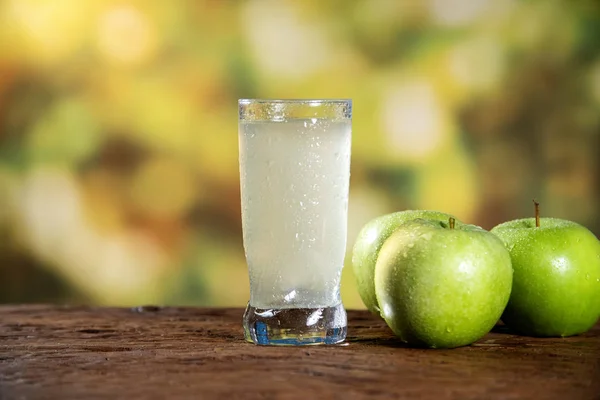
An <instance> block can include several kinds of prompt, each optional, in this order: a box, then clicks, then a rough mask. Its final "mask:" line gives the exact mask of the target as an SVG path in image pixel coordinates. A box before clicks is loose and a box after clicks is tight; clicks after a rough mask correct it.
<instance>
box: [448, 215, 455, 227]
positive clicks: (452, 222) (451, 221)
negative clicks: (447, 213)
mask: <svg viewBox="0 0 600 400" xmlns="http://www.w3.org/2000/svg"><path fill="white" fill-rule="evenodd" d="M455 222H456V221H455V220H454V218H452V217H450V219H449V220H448V223H449V225H450V229H454V223H455Z"/></svg>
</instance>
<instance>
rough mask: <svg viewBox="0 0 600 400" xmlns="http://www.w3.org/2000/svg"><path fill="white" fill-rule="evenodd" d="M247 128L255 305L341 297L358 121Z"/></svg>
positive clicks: (248, 235) (243, 135) (243, 175)
mask: <svg viewBox="0 0 600 400" xmlns="http://www.w3.org/2000/svg"><path fill="white" fill-rule="evenodd" d="M239 129H240V132H239V149H240V180H241V196H242V224H243V238H244V250H245V253H246V260H247V263H248V270H249V277H250V293H251V295H250V305H251V306H253V307H255V308H258V309H273V308H275V309H290V308H322V307H335V306H337V305H339V304H340V302H341V300H340V293H339V284H340V277H341V272H342V267H343V262H344V255H345V252H346V228H347V226H346V225H347V214H348V186H349V180H350V147H351V121H350V120H341V121H339V120H338V121H336V120H331V119H324V118H323V119H321V118H310V119H286V120H284V121H242V122H241V123H240V126H239Z"/></svg>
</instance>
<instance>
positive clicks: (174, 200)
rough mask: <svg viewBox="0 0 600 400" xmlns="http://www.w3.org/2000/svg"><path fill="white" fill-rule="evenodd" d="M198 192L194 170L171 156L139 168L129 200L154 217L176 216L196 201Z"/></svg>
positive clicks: (156, 159)
mask: <svg viewBox="0 0 600 400" xmlns="http://www.w3.org/2000/svg"><path fill="white" fill-rule="evenodd" d="M197 193H198V188H197V183H196V180H195V177H194V174H193V173H192V171H191V170H190V168H188V167H187V166H185V165H182V164H181V163H179V162H178V161H176V160H174V159H169V158H155V159H151V160H150V161H148V162H147V163H145V164H143V165H142V166H141V167H140V168H139V170H138V171H137V172H136V174H135V176H134V177H133V180H132V182H131V187H130V192H129V195H130V200H131V202H132V203H133V205H134V206H135V207H136V208H137V209H138V210H139V211H140V212H141V213H143V214H145V215H147V216H149V217H153V218H177V217H180V216H181V215H182V214H183V213H185V212H186V211H187V210H189V208H190V207H191V206H192V205H193V204H194V202H195V200H196V194H197Z"/></svg>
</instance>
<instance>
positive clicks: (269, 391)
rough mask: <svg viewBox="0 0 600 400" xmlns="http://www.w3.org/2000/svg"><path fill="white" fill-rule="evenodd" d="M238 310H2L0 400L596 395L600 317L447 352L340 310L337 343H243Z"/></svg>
mask: <svg viewBox="0 0 600 400" xmlns="http://www.w3.org/2000/svg"><path fill="white" fill-rule="evenodd" d="M241 316H242V310H241V309H200V308H157V307H146V308H144V309H140V310H137V309H107V308H84V307H64V308H63V307H55V306H3V307H0V398H2V399H13V398H14V399H22V398H23V399H38V398H61V399H69V398H73V399H84V398H85V399H88V398H110V399H112V398H157V399H158V398H223V399H236V398H244V399H248V398H262V399H276V398H283V399H291V398H303V399H313V398H315V399H317V398H339V399H342V398H344V399H346V398H358V397H364V398H370V399H374V398H399V397H401V398H431V399H455V398H456V399H492V398H502V399H550V398H556V399H597V398H600V325H597V326H596V327H595V328H594V329H593V330H591V331H590V332H588V333H587V334H585V335H581V336H576V337H571V338H566V339H535V338H527V337H521V336H515V335H512V334H510V332H508V331H507V330H506V329H504V328H502V327H497V328H496V329H495V330H494V332H492V333H490V334H488V335H487V336H486V337H484V338H483V339H482V340H480V341H479V342H477V343H476V344H474V345H472V346H468V347H463V348H459V349H454V350H426V349H413V348H407V347H405V346H403V345H402V344H400V343H399V342H398V341H397V340H396V339H395V338H394V337H393V335H392V334H391V332H390V331H389V330H388V329H387V327H386V326H385V325H384V323H383V322H382V321H379V320H378V319H376V318H375V317H373V316H371V315H369V314H368V313H367V312H365V311H350V312H349V337H348V341H347V343H346V344H345V345H339V346H327V347H316V346H315V347H301V348H289V347H287V348H280V347H279V348H275V347H259V346H255V345H252V344H249V343H246V342H244V340H243V338H242V332H241Z"/></svg>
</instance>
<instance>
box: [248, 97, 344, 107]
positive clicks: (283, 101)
mask: <svg viewBox="0 0 600 400" xmlns="http://www.w3.org/2000/svg"><path fill="white" fill-rule="evenodd" d="M324 103H325V104H352V99H342V98H339V99H238V104H240V105H245V104H315V105H318V104H324Z"/></svg>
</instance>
